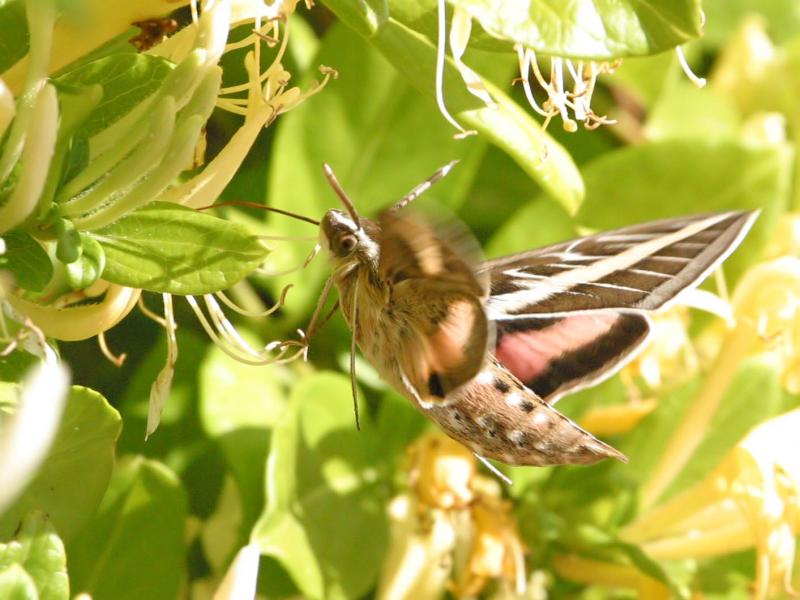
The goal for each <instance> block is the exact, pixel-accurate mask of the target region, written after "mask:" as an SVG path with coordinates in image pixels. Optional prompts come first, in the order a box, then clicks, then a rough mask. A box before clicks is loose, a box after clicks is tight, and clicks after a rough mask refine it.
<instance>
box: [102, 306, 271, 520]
mask: <svg viewBox="0 0 800 600" xmlns="http://www.w3.org/2000/svg"><path fill="white" fill-rule="evenodd" d="M150 304H151V301H149V300H148V305H150ZM151 308H154V307H151ZM130 321H132V319H131V318H128V319H126V320H125V321H123V322H122V323H121V324H120V326H119V327H120V328H126V327H128V328H130V329H129V330H128V331H129V335H128V336H127V337H126V338H125V339H128V340H129V344H128V346H126V349H127V348H129V347H130V345H131V344H135V343H136V342H133V341H131V336H132V335H135V336H136V338H137V342H138V343H142V349H146V354H145V355H144V356H143V357H142V358H141V359H140V360H139V361H138V362H137V363H135V365H132V366H131V367H128V368H130V369H131V374H130V377H129V378H128V379H127V385H126V386H124V392H122V393H121V394H120V396H119V397H118V398H119V399H118V401H117V405H118V406H119V410H120V413H121V414H122V420H123V422H124V423H125V427H124V429H123V430H122V434H121V435H120V438H119V442H118V443H117V453H118V454H141V455H143V456H145V457H147V458H152V459H155V460H160V461H162V462H164V464H166V465H167V467H169V468H170V469H171V470H172V471H174V472H175V473H176V474H177V475H178V476H179V477H180V478H181V481H182V482H183V484H184V486H185V487H186V488H187V489H190V490H192V492H193V493H192V494H191V495H190V496H189V502H190V509H191V512H192V514H194V515H196V516H198V517H201V518H204V517H207V516H208V515H210V514H211V513H212V512H213V510H214V507H215V506H216V504H217V497H218V496H219V493H220V488H221V486H222V481H223V478H224V474H225V469H226V465H225V461H224V458H223V456H222V455H221V452H219V450H218V448H217V445H216V443H215V442H214V440H211V439H209V437H208V436H207V435H206V433H205V431H204V430H203V426H202V423H201V419H200V415H199V411H200V407H199V397H200V395H201V387H200V381H199V380H200V375H199V373H198V365H200V364H202V363H203V361H204V360H205V356H206V354H207V353H208V352H209V351H210V349H209V346H210V342H209V340H208V338H207V337H206V336H205V335H204V334H203V333H202V332H198V331H194V330H192V329H191V328H189V327H178V331H177V340H178V362H177V363H176V364H175V372H174V375H173V378H172V386H171V388H170V392H169V398H168V399H167V402H166V404H165V405H164V411H163V412H162V413H161V424H160V425H159V428H158V430H157V432H156V433H155V434H154V435H151V436H150V437H149V438H147V440H145V437H144V434H145V427H146V423H147V412H148V398H149V396H150V387H151V386H152V385H153V381H154V380H155V378H156V377H157V376H158V373H159V372H160V371H161V369H163V367H164V361H165V360H166V354H167V342H166V337H165V336H164V335H163V334H162V335H158V336H154V337H146V336H144V335H142V334H141V333H139V332H140V330H141V329H142V328H143V327H144V324H143V323H138V324H137V323H135V321H134V322H133V323H131V322H130ZM141 338H145V340H142V339H141ZM254 370H256V371H258V369H254ZM262 467H263V465H262Z"/></svg>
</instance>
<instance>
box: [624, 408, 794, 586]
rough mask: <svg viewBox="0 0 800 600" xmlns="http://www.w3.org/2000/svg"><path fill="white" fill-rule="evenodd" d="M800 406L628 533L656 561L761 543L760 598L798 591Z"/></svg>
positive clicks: (760, 430)
mask: <svg viewBox="0 0 800 600" xmlns="http://www.w3.org/2000/svg"><path fill="white" fill-rule="evenodd" d="M798 431H800V409H796V410H794V411H791V412H789V413H786V414H784V415H781V416H779V417H776V418H774V419H771V420H769V421H767V422H765V423H762V424H761V425H759V426H757V427H755V428H754V429H753V430H751V431H750V433H748V434H747V435H746V436H745V437H744V439H742V440H741V441H740V442H739V443H738V444H737V445H736V446H735V447H734V448H733V449H732V450H731V451H730V452H729V453H728V454H727V456H726V457H725V458H724V459H723V461H722V463H721V464H720V465H719V466H718V467H717V468H716V469H714V471H712V472H711V473H710V474H709V475H708V476H707V477H706V478H705V479H704V480H703V481H701V482H700V483H698V484H696V485H695V486H694V487H692V488H690V489H689V490H687V491H685V492H683V493H682V494H680V495H679V496H677V497H675V498H673V499H672V500H670V501H668V502H666V503H665V504H663V505H661V506H659V507H657V508H655V509H653V510H650V511H648V512H647V513H646V514H644V515H643V516H642V517H640V518H639V519H637V520H636V521H635V522H634V523H632V524H630V525H629V526H628V527H626V528H625V530H624V531H623V533H622V537H623V539H625V540H626V541H629V542H631V543H636V544H641V545H642V549H643V550H644V551H645V552H647V553H648V554H649V555H650V556H652V557H654V558H656V559H663V560H676V559H684V558H706V557H713V556H720V555H724V554H729V553H731V552H736V551H739V550H743V549H746V548H755V549H756V552H757V563H756V570H757V577H756V585H755V590H754V596H755V597H756V598H766V597H767V596H768V595H770V594H773V593H775V592H776V591H778V590H780V589H783V590H785V591H786V592H788V593H792V590H791V575H792V567H793V564H794V559H795V547H796V539H795V537H796V536H797V535H798V533H800V453H798V452H797V432H798Z"/></svg>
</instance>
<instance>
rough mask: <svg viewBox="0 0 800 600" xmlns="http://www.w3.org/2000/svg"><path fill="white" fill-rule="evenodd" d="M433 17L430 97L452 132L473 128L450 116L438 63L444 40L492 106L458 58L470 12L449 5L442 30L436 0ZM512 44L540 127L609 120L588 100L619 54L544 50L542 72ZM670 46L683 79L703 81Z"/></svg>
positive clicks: (442, 5) (469, 84) (570, 127)
mask: <svg viewBox="0 0 800 600" xmlns="http://www.w3.org/2000/svg"><path fill="white" fill-rule="evenodd" d="M437 18H438V36H437V43H436V82H435V87H436V103H437V106H438V107H439V111H440V112H441V113H442V116H443V117H444V118H445V119H446V120H447V121H448V122H449V123H450V124H451V125H453V127H455V128H456V129H458V130H459V133H458V134H456V136H455V137H456V138H463V137H466V136H468V135H473V134H475V133H476V132H475V131H467V130H465V129H464V128H463V127H462V126H461V125H460V124H459V123H458V121H456V120H455V119H454V118H453V116H452V115H451V114H450V112H449V111H448V110H447V106H446V104H445V99H444V64H445V56H446V50H447V48H446V46H447V42H448V40H449V46H450V51H451V54H452V57H453V62H454V63H455V66H456V68H457V69H458V71H459V73H460V74H461V78H462V79H463V81H464V84H465V85H466V88H467V91H468V92H470V93H471V94H472V95H474V96H476V97H477V98H479V99H480V100H481V101H482V102H483V103H484V104H485V105H486V106H488V107H490V108H491V107H494V106H495V102H494V100H493V99H492V97H491V95H490V94H489V92H488V90H487V89H486V87H485V85H484V84H483V81H482V80H481V78H480V76H479V75H478V74H477V73H476V72H475V71H473V70H472V69H470V68H469V67H468V66H467V65H466V64H465V63H464V61H463V60H462V57H463V55H464V51H465V50H466V47H467V42H468V41H469V36H470V32H471V28H472V15H471V14H470V13H469V11H468V10H466V9H464V8H463V7H461V6H455V7H454V8H453V17H452V21H451V24H450V35H449V37H448V35H447V22H446V0H438V1H437ZM514 49H515V51H516V53H517V59H518V61H519V74H520V76H519V81H521V82H522V85H523V88H524V91H525V97H526V99H527V100H528V103H529V104H530V106H531V108H533V110H534V111H535V112H536V113H538V114H540V115H541V116H543V117H544V123H543V127H544V128H547V126H548V125H549V124H550V121H551V120H552V119H553V117H560V118H561V121H562V126H563V128H564V130H565V131H567V132H570V133H573V132H575V131H577V130H578V124H579V123H583V126H584V127H585V128H586V129H589V130H591V129H596V128H598V127H600V126H601V125H612V124H615V123H616V121H615V120H613V119H610V118H608V117H607V116H604V115H598V114H597V113H595V112H594V110H593V109H592V107H591V102H592V95H593V94H594V89H595V85H596V84H597V78H598V77H599V76H600V75H602V74H605V73H613V72H614V71H615V70H616V69H617V67H618V66H619V65H620V64H621V63H622V60H621V59H617V60H614V61H594V60H582V59H571V58H568V57H561V56H549V57H548V61H549V67H550V68H549V73H547V74H543V73H542V70H541V68H540V65H539V60H538V59H537V56H536V53H535V51H534V49H533V48H529V47H526V46H524V45H522V44H516V45H515V46H514ZM675 52H676V55H677V58H678V62H679V64H680V66H681V68H682V69H683V71H684V73H685V74H686V76H687V77H688V78H689V80H690V81H691V82H692V83H693V84H695V85H696V86H698V87H703V86H705V84H706V80H705V79H703V78H701V77H697V76H696V75H695V74H694V73H693V72H692V70H691V68H690V67H689V64H688V62H687V61H686V56H685V55H684V53H683V50H682V49H681V47H680V46H677V47H676V48H675ZM531 73H533V83H534V85H535V86H538V88H540V89H541V91H543V92H544V93H545V94H546V95H547V99H546V100H545V101H544V102H543V103H542V104H541V105H540V104H539V102H537V101H536V98H535V97H534V90H533V87H532V86H531Z"/></svg>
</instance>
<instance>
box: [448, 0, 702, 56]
mask: <svg viewBox="0 0 800 600" xmlns="http://www.w3.org/2000/svg"><path fill="white" fill-rule="evenodd" d="M450 2H451V4H453V5H454V6H457V7H460V8H463V9H464V10H466V11H467V12H468V13H469V14H470V15H472V16H473V17H474V18H475V19H477V21H478V22H479V23H480V24H481V26H482V27H483V28H484V29H485V30H486V31H487V32H488V33H489V34H490V35H492V36H494V37H497V38H500V39H503V40H507V41H509V42H511V43H514V44H522V45H523V46H525V47H527V48H532V49H534V50H536V51H537V52H542V53H544V54H550V55H554V56H561V57H565V58H590V59H596V60H609V59H614V58H622V57H626V56H643V55H647V54H656V53H658V52H663V51H664V50H669V49H671V48H674V47H675V46H679V45H681V44H683V43H685V42H687V41H689V40H690V39H692V38H695V37H698V36H699V35H700V33H701V27H702V20H703V17H702V11H701V4H700V1H699V0H582V1H580V2H566V3H565V2H559V1H557V0H532V1H531V2H527V3H525V4H524V5H520V3H519V2H515V1H514V0H450Z"/></svg>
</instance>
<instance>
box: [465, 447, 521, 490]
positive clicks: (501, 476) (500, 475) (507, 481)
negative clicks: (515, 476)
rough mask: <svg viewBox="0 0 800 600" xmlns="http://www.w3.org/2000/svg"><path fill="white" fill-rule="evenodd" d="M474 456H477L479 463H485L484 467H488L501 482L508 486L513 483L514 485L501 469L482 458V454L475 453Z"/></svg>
mask: <svg viewBox="0 0 800 600" xmlns="http://www.w3.org/2000/svg"><path fill="white" fill-rule="evenodd" d="M473 454H474V455H475V458H477V459H478V460H479V461H481V462H482V463H483V466H484V467H486V468H487V469H489V471H490V472H491V473H492V474H493V475H495V476H496V477H497V478H498V479H499V480H500V481H502V482H503V483H505V484H506V485H511V484H512V483H514V482H513V481H511V479H510V478H509V477H508V476H507V475H506V474H505V473H503V472H502V471H500V469H498V468H497V467H495V466H494V465H493V464H492V463H490V462H489V461H488V460H487V459H486V458H484V457H483V456H481V455H480V454H478V453H476V452H473Z"/></svg>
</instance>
